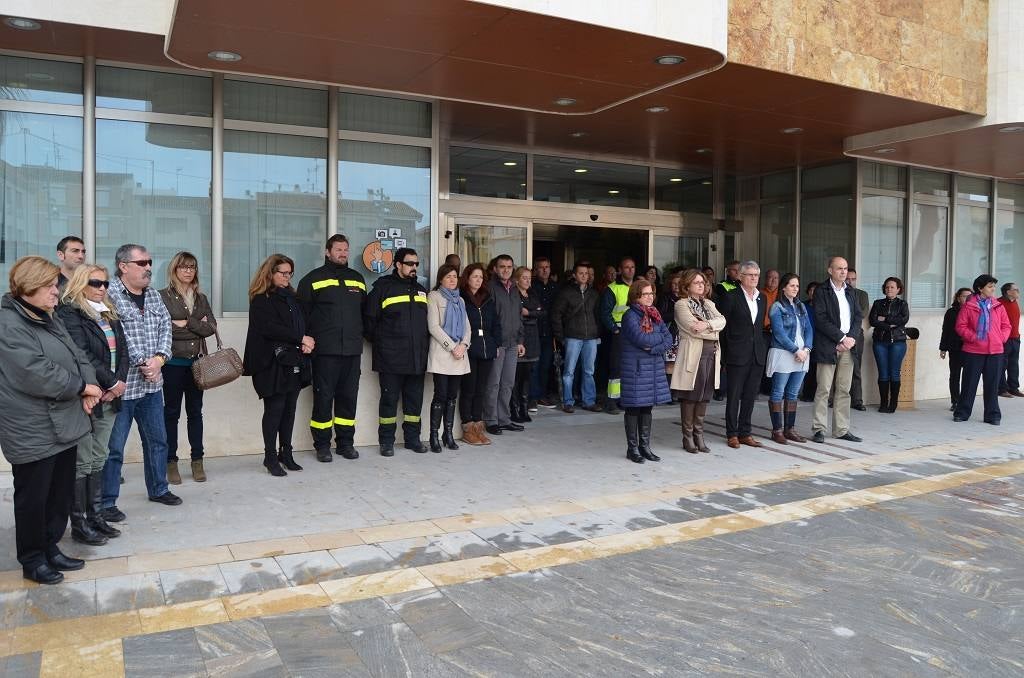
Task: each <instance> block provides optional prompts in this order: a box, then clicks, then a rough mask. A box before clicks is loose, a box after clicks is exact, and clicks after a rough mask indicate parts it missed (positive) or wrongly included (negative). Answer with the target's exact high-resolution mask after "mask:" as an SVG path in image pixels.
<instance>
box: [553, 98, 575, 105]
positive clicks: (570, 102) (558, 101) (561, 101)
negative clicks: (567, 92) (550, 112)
mask: <svg viewBox="0 0 1024 678" xmlns="http://www.w3.org/2000/svg"><path fill="white" fill-rule="evenodd" d="M574 103H576V100H575V99H573V98H572V97H559V98H557V99H555V106H572V105H573V104H574Z"/></svg>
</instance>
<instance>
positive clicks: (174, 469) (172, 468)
mask: <svg viewBox="0 0 1024 678" xmlns="http://www.w3.org/2000/svg"><path fill="white" fill-rule="evenodd" d="M167 482H168V483H170V484H171V485H181V473H179V472H178V462H176V461H169V462H167Z"/></svg>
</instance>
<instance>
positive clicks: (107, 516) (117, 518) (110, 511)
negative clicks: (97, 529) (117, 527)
mask: <svg viewBox="0 0 1024 678" xmlns="http://www.w3.org/2000/svg"><path fill="white" fill-rule="evenodd" d="M101 515H102V516H103V520H105V521H107V522H108V523H123V522H124V521H125V519H126V518H127V517H128V516H126V515H125V514H124V512H123V511H121V509H119V508H117V507H116V506H108V507H107V508H105V509H103V511H102V512H101Z"/></svg>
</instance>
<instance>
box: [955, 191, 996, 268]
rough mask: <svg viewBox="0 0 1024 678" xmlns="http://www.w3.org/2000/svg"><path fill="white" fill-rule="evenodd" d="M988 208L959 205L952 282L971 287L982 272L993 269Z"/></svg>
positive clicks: (957, 208)
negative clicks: (989, 251)
mask: <svg viewBox="0 0 1024 678" xmlns="http://www.w3.org/2000/svg"><path fill="white" fill-rule="evenodd" d="M988 219H989V209H988V208H987V207H973V206H971V205H957V207H956V228H954V229H953V233H954V238H955V241H954V257H955V258H954V260H953V276H954V278H953V284H954V285H955V286H956V287H970V286H971V283H972V282H974V279H975V278H976V277H978V276H979V275H980V274H982V273H988V272H990V270H991V269H990V265H989V264H990V262H989V259H988Z"/></svg>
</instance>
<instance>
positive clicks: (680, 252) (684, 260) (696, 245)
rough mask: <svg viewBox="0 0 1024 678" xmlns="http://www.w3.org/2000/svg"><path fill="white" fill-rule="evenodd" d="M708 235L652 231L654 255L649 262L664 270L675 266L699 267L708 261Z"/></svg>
mask: <svg viewBox="0 0 1024 678" xmlns="http://www.w3.org/2000/svg"><path fill="white" fill-rule="evenodd" d="M707 252H708V237H707V236H706V235H703V234H699V235H696V234H695V235H689V234H687V235H682V234H679V233H672V234H669V233H661V232H658V231H655V232H654V257H653V258H652V259H651V263H652V264H654V265H655V266H657V267H658V270H659V271H661V272H662V274H663V275H664V272H665V271H666V270H671V269H673V268H677V267H680V266H682V267H684V268H700V267H701V266H704V265H705V264H707V263H708V259H707Z"/></svg>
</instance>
